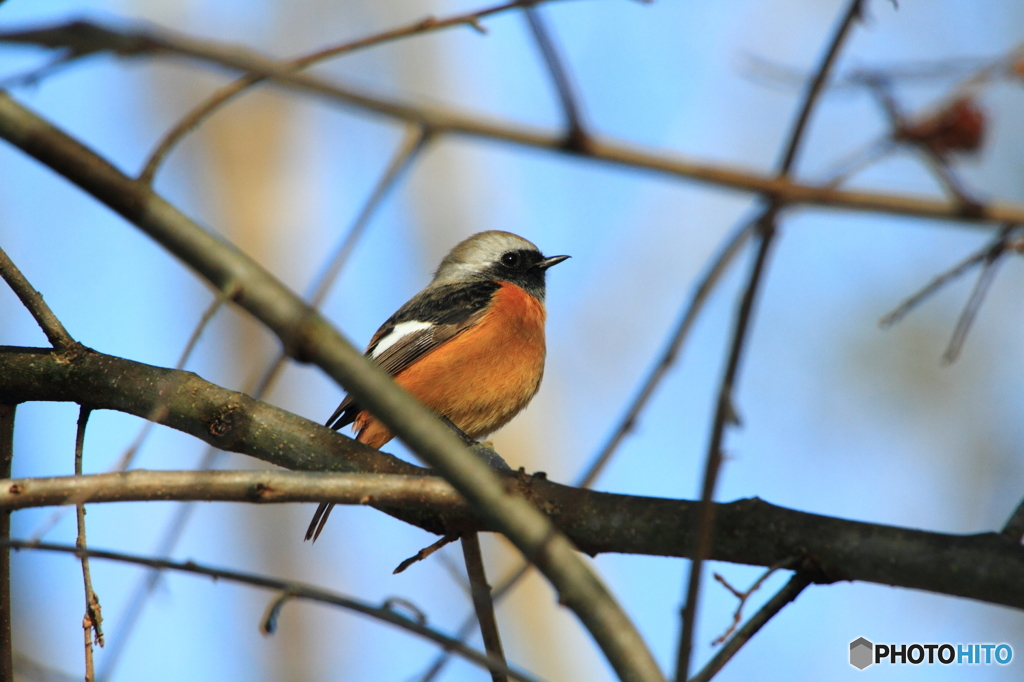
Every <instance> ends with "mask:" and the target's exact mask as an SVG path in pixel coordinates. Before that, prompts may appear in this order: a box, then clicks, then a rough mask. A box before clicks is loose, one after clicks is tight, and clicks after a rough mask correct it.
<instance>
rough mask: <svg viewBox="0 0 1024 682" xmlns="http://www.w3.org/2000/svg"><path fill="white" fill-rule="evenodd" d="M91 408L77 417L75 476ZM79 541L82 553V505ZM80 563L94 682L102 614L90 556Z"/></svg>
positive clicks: (89, 676)
mask: <svg viewBox="0 0 1024 682" xmlns="http://www.w3.org/2000/svg"><path fill="white" fill-rule="evenodd" d="M90 414H92V408H89V407H86V406H85V405H83V406H82V408H81V410H80V411H79V413H78V430H77V432H76V433H75V476H81V475H82V450H83V448H84V446H85V427H86V425H87V424H88V423H89V415H90ZM76 508H77V511H78V537H77V539H76V540H75V548H76V549H79V550H85V549H86V548H87V547H86V541H85V505H84V504H78V505H77V507H76ZM78 556H79V558H80V559H81V561H82V582H83V583H84V584H85V616H84V617H83V618H82V629H84V630H85V682H93V680H95V679H96V674H95V672H94V670H93V664H92V646H93V643H95V644H98V645H99V646H103V612H102V609H101V608H100V600H99V597H97V596H96V592H95V590H93V589H92V573H91V572H90V571H89V556H88V555H87V554H79V555H78Z"/></svg>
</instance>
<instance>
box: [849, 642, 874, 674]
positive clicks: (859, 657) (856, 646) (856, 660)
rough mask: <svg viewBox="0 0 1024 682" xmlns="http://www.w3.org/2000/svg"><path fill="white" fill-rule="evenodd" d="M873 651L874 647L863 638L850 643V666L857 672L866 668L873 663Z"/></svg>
mask: <svg viewBox="0 0 1024 682" xmlns="http://www.w3.org/2000/svg"><path fill="white" fill-rule="evenodd" d="M874 650H875V645H874V644H872V643H871V642H869V641H868V640H866V639H864V638H863V637H858V638H857V639H855V640H853V641H852V642H850V665H852V666H853V667H854V668H856V669H857V670H863V669H864V668H866V667H868V666H869V665H871V664H872V663H874V662H875V661H874V658H875V657H874Z"/></svg>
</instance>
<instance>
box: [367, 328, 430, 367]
mask: <svg viewBox="0 0 1024 682" xmlns="http://www.w3.org/2000/svg"><path fill="white" fill-rule="evenodd" d="M433 326H434V325H433V324H432V323H430V322H420V321H418V320H409V321H408V322H400V323H399V324H396V325H395V328H394V329H392V330H391V331H390V332H388V334H387V336H384V337H381V339H380V340H378V341H377V346H376V347H375V348H374V349H373V352H371V353H370V357H371V358H373V359H377V358H379V357H380V356H381V354H382V353H384V351H386V350H387V349H388V348H391V347H392V346H394V345H395V344H396V343H398V342H399V341H401V340H402V338H404V337H406V336H408V335H409V334H414V333H416V332H418V331H423V330H424V329H430V328H431V327H433Z"/></svg>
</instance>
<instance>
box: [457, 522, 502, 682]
mask: <svg viewBox="0 0 1024 682" xmlns="http://www.w3.org/2000/svg"><path fill="white" fill-rule="evenodd" d="M462 555H463V557H464V558H465V560H466V574H467V575H468V576H469V585H470V589H471V591H472V595H473V608H474V610H475V611H476V618H477V621H479V623H480V635H481V637H482V638H483V640H484V650H485V651H486V652H487V655H488V656H490V657H491V658H493V659H496V660H499V661H501V662H503V663H504V661H505V650H504V649H502V646H501V634H500V632H499V631H498V621H497V619H496V618H495V617H494V602H493V601H492V600H491V586H490V585H488V584H487V573H486V572H485V571H484V558H483V555H482V553H481V552H480V535H479V534H478V533H463V534H462ZM491 680H492V681H493V682H508V677H507V676H506V675H505V674H504V673H502V672H500V671H497V670H492V671H491Z"/></svg>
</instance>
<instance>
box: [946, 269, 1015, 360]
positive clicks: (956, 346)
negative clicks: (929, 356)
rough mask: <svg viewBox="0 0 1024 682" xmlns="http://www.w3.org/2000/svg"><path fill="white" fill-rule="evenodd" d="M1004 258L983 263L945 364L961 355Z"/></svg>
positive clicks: (961, 315)
mask: <svg viewBox="0 0 1024 682" xmlns="http://www.w3.org/2000/svg"><path fill="white" fill-rule="evenodd" d="M1002 260H1003V259H1002V258H1000V257H999V256H996V257H994V258H992V259H989V260H986V261H985V262H984V263H982V265H981V272H979V273H978V281H977V282H975V283H974V288H973V289H972V290H971V295H970V297H969V298H968V299H967V303H966V304H964V309H963V312H961V313H960V317H959V319H957V321H956V327H955V328H954V329H953V336H952V337H951V338H950V339H949V345H948V346H946V350H945V352H943V354H942V364H943V365H951V364H953V363H954V362H956V360H957V358H958V357H960V351H961V350H963V347H964V341H965V340H966V339H967V332H969V331H970V330H971V325H972V324H974V318H975V317H976V316H977V314H978V310H980V309H981V303H982V301H984V300H985V294H987V293H988V289H989V287H990V286H991V285H992V280H993V278H995V276H996V270H998V268H999V264H1000V263H1001V262H1002Z"/></svg>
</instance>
